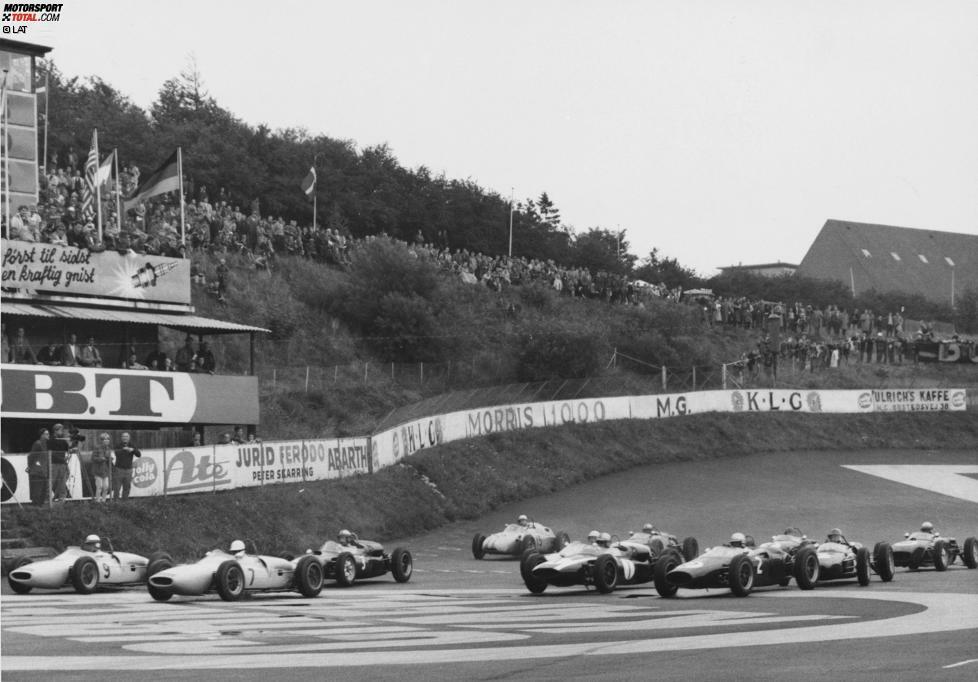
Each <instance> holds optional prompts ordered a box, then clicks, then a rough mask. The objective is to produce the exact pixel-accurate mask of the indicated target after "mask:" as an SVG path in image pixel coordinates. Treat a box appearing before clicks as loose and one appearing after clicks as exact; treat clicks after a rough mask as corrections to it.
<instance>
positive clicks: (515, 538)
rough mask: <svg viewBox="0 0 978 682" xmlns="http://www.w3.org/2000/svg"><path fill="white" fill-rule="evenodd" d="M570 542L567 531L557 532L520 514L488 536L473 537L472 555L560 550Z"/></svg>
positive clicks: (512, 554) (477, 535)
mask: <svg viewBox="0 0 978 682" xmlns="http://www.w3.org/2000/svg"><path fill="white" fill-rule="evenodd" d="M568 542H570V537H569V536H568V535H567V533H555V532H554V531H552V530H551V529H549V528H547V527H546V526H543V525H541V524H539V523H536V522H535V521H533V520H532V519H528V518H527V517H526V516H523V515H520V517H519V518H518V519H517V521H516V523H511V524H509V525H507V526H506V527H505V528H503V529H502V530H501V531H499V532H498V533H493V534H492V535H490V536H488V537H486V536H485V535H482V534H481V533H476V534H475V537H473V538H472V556H474V557H475V558H476V559H481V558H483V557H484V556H485V555H486V554H508V555H510V556H522V555H523V554H524V553H525V552H527V551H528V550H534V551H537V552H540V553H547V552H559V551H560V550H561V548H563V547H564V545H566V544H567V543H568Z"/></svg>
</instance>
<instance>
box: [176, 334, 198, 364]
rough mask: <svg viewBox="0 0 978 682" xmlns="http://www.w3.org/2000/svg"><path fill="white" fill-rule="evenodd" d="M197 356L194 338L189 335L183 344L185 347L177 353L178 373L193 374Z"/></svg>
mask: <svg viewBox="0 0 978 682" xmlns="http://www.w3.org/2000/svg"><path fill="white" fill-rule="evenodd" d="M196 355H197V353H196V351H194V340H193V337H191V336H190V334H187V338H186V339H184V342H183V347H182V348H180V350H178V351H177V355H176V358H175V363H176V370H177V371H178V372H192V371H193V369H194V357H196Z"/></svg>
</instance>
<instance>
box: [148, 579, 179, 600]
mask: <svg viewBox="0 0 978 682" xmlns="http://www.w3.org/2000/svg"><path fill="white" fill-rule="evenodd" d="M146 590H147V591H148V592H149V596H151V597H152V598H153V599H155V600H156V601H169V600H170V597H172V596H173V590H168V589H167V588H165V587H156V586H155V585H151V584H149V583H146Z"/></svg>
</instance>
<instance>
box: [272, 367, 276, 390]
mask: <svg viewBox="0 0 978 682" xmlns="http://www.w3.org/2000/svg"><path fill="white" fill-rule="evenodd" d="M275 372H276V369H275V368H274V367H272V393H274V392H275Z"/></svg>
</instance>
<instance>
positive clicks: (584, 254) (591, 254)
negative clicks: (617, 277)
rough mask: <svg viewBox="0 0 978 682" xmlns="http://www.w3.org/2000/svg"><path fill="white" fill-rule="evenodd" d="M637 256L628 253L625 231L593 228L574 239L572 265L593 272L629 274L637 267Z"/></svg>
mask: <svg viewBox="0 0 978 682" xmlns="http://www.w3.org/2000/svg"><path fill="white" fill-rule="evenodd" d="M635 261H636V256H634V255H632V254H630V253H628V240H627V239H626V238H625V230H622V231H621V232H612V231H611V230H605V229H603V228H599V227H592V228H591V229H589V230H588V231H587V232H584V233H582V234H579V235H577V236H576V237H575V239H574V247H573V251H572V258H571V263H572V264H573V265H576V266H579V267H585V268H588V269H589V270H591V271H592V272H595V271H598V270H605V271H606V272H613V273H617V274H622V275H623V274H628V273H630V272H631V271H632V268H633V267H634V265H635Z"/></svg>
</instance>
